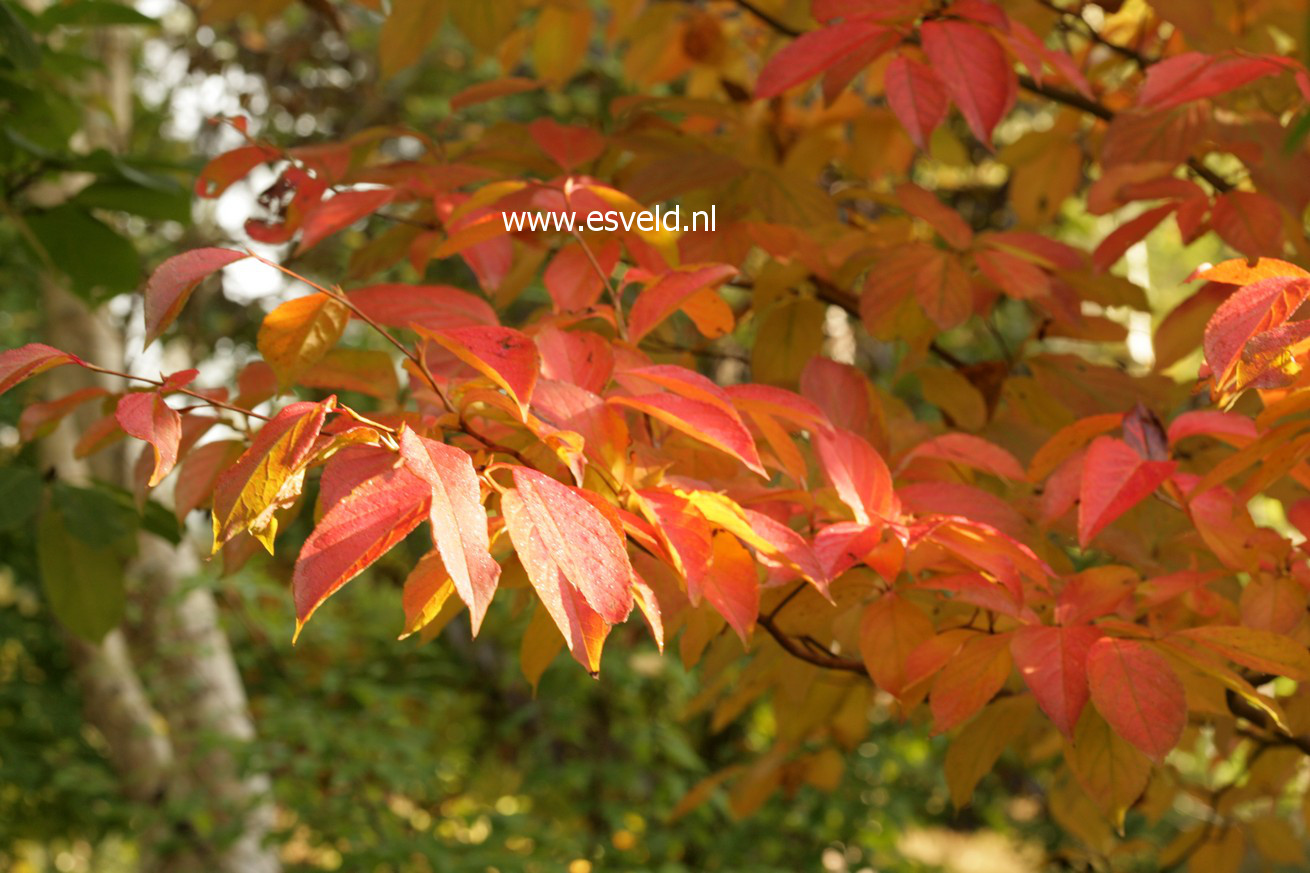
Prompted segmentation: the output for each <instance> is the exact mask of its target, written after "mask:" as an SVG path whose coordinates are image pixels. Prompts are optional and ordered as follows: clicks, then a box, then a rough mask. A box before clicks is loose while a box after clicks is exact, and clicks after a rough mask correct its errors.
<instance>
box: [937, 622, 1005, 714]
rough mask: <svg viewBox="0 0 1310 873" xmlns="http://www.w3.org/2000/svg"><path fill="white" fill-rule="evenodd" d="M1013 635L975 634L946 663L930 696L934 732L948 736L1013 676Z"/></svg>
mask: <svg viewBox="0 0 1310 873" xmlns="http://www.w3.org/2000/svg"><path fill="white" fill-rule="evenodd" d="M1009 644H1010V639H1009V634H971V635H970V637H969V639H968V640H967V641H966V642H965V644H964V645H963V646H962V647H961V648H960V650H959V651H958V652H957V653H956V654H955V655H954V656H953V657H952V658H951V659H950V660H949V661H947V662H946V665H945V666H944V667H942V671H941V672H940V673H939V674H937V679H936V681H935V682H933V685H932V691H931V692H930V694H929V697H928V705H929V707H930V708H931V709H932V718H933V732H934V733H944V732H946V731H948V730H950V729H951V728H953V727H956V726H957V725H961V724H963V723H964V722H966V721H968V720H969V719H970V718H972V717H973V715H974V713H976V712H977V711H978V710H980V709H982V708H983V707H984V706H986V705H987V702H988V701H989V700H991V699H992V698H993V697H995V696H996V692H998V691H1000V690H1001V688H1002V686H1004V685H1005V680H1006V679H1008V678H1009V676H1010V665H1011V661H1010V645H1009Z"/></svg>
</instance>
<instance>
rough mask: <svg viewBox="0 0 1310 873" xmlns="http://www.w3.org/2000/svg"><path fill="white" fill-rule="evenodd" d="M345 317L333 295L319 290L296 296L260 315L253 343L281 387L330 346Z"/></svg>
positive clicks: (342, 328) (347, 316)
mask: <svg viewBox="0 0 1310 873" xmlns="http://www.w3.org/2000/svg"><path fill="white" fill-rule="evenodd" d="M348 321H350V310H349V309H347V308H346V305H345V304H344V303H342V302H341V301H339V300H336V299H335V298H332V297H329V296H328V295H326V294H323V293H321V292H320V293H318V294H309V295H306V296H304V297H297V298H295V299H294V300H288V301H287V302H286V303H283V304H282V305H281V306H279V307H277V308H276V309H274V310H273V311H272V312H270V313H269V314H268V315H266V316H264V322H263V324H261V325H260V326H259V335H258V337H257V338H256V345H257V346H258V347H259V353H260V354H261V355H263V356H264V360H265V361H267V362H268V365H269V366H270V367H272V368H273V372H274V373H276V374H277V380H278V384H279V385H281V386H282V387H284V388H285V387H287V386H289V385H292V384H294V383H295V381H296V379H297V378H299V376H300V374H301V373H303V372H304V371H305V370H307V369H309V368H310V367H312V366H313V365H314V364H317V363H318V362H319V361H321V360H322V359H323V357H324V356H325V355H327V353H328V352H329V351H331V350H332V347H333V346H335V345H336V344H337V340H339V339H341V334H342V333H343V332H344V331H345V329H346V323H347V322H348Z"/></svg>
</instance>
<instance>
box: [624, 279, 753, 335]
mask: <svg viewBox="0 0 1310 873" xmlns="http://www.w3.org/2000/svg"><path fill="white" fill-rule="evenodd" d="M735 275H737V268H736V267H733V266H730V265H728V264H700V265H691V266H686V267H679V268H678V269H676V270H672V271H670V272H668V273H665V274H664V275H662V276H660V277H659V278H658V279H656V280H655V281H654V282H652V283H651V284H649V285H647V286H646V288H645V289H644V290H643V291H642V292H641V294H640V295H639V296H638V297H637V301H636V303H634V304H633V305H632V312H631V313H630V314H629V316H628V340H629V341H630V342H632V343H634V344H635V343H639V342H641V338H642V337H644V336H645V335H646V334H648V333H650V332H651V331H652V330H653V329H654V328H655V327H656V326H657V325H658V324H659V323H660V322H662V321H663V320H664V319H666V318H668V317H669V316H670V315H672V314H673V313H674V311H675V310H677V309H678V307H679V306H681V305H682V304H683V302H684V301H685V300H686V299H687V298H688V297H690V296H692V295H693V294H695V293H696V292H697V291H700V290H701V289H702V288H712V287H714V286H716V285H719V284H721V283H723V282H726V281H727V280H728V279H731V278H732V277H733V276H735Z"/></svg>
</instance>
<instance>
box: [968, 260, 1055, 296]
mask: <svg viewBox="0 0 1310 873" xmlns="http://www.w3.org/2000/svg"><path fill="white" fill-rule="evenodd" d="M973 262H974V263H975V264H977V265H978V271H979V272H980V273H982V274H983V275H984V276H986V277H987V278H988V279H991V280H992V281H993V282H995V283H996V285H997V286H998V287H999V288H1000V289H1001V290H1002V291H1004V292H1005V293H1006V294H1009V295H1010V296H1011V297H1014V298H1017V299H1019V300H1032V299H1033V298H1036V297H1045V296H1047V295H1048V294H1050V293H1051V279H1050V277H1049V276H1047V275H1046V273H1045V272H1043V271H1042V269H1041V268H1040V267H1038V266H1037V265H1036V264H1034V263H1033V262H1032V261H1028V260H1025V259H1024V258H1021V257H1019V256H1018V255H1012V254H1010V253H1009V252H1003V251H1000V250H998V249H979V250H978V251H976V252H974V253H973Z"/></svg>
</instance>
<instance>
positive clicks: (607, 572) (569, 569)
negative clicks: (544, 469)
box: [506, 467, 632, 630]
mask: <svg viewBox="0 0 1310 873" xmlns="http://www.w3.org/2000/svg"><path fill="white" fill-rule="evenodd" d="M513 475H514V486H515V493H517V495H518V500H519V502H520V503H521V509H522V513H521V514H520V516H519V519H518V521H517V522H515V521H512V520H510V519H509V518H508V517H507V519H506V523H507V524H508V525H509V530H510V538H511V539H512V540H513V541H514V548H515V549H516V550H517V549H518V548H519V537H515V536H514V532H515V528H516V527H517V528H518V530H519V533H520V536H524V535H527V534H529V530H527V529H525V527H524V525H525V524H529V525H530V529H531V532H533V533H532V536H533V537H535V538H536V539H537V540H539V541H540V542H541V543H543V544H544V545H545V546H546V547H547V548H548V549H549V550H550V557H551V564H552V565H554V566H555V567H556V568H558V570H559V572H560V573H562V574H563V576H564V578H565V579H567V580H568V582H569V584H570V585H572V586H573V587H574V588H576V589H577V590H578V591H580V592H581V593H582V596H583V597H584V598H586V601H587V603H588V605H590V606H591V608H592V609H594V610H596V612H597V614H599V615H600V617H601V618H603V619H604V620H605V621H606V622H608V623H610V624H618V623H619V622H621V621H623V620H625V619H626V618H627V617H628V613H629V612H631V611H632V591H631V587H630V583H631V578H632V566H631V564H629V562H628V553H627V551H626V550H625V548H624V544H623V539H622V537H621V535H620V534H619V532H618V531H616V530H615V529H614V526H613V525H612V524H611V523H610V520H609V519H607V518H606V517H605V515H604V514H603V513H602V512H601V511H600V510H599V509H597V508H596V507H595V506H592V505H591V503H590V502H589V501H588V500H587V499H586V498H584V497H582V496H580V495H579V494H578V493H577V492H576V491H575V490H574V489H573V488H570V487H569V486H567V485H564V484H562V483H560V482H557V481H555V480H554V479H552V478H550V477H549V476H547V475H545V474H544V473H539V472H537V471H536V470H529V469H528V468H526V467H514V468H513ZM520 557H522V554H521V553H520ZM524 566H525V567H526V568H527V569H528V576H529V578H531V577H532V576H533V574H534V568H533V567H530V566H528V565H527V563H526V562H525V563H524ZM535 569H536V571H537V573H538V574H539V575H546V571H547V570H548V569H549V568H547V567H544V566H542V567H537V568H535ZM560 630H564V628H563V627H561V628H560Z"/></svg>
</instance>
